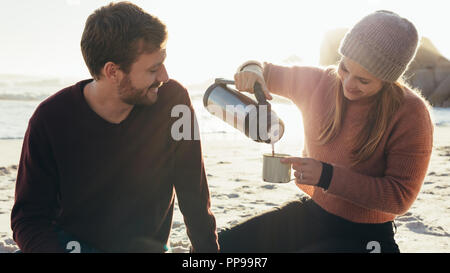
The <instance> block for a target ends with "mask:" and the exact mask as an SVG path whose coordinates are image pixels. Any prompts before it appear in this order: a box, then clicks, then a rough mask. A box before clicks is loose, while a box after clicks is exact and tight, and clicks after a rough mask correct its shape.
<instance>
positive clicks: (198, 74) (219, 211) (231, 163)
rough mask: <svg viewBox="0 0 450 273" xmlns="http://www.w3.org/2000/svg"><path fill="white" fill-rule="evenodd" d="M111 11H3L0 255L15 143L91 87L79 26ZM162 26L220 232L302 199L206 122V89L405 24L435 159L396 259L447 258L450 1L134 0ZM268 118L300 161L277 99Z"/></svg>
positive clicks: (179, 241) (289, 119)
mask: <svg viewBox="0 0 450 273" xmlns="http://www.w3.org/2000/svg"><path fill="white" fill-rule="evenodd" d="M109 2H110V1H103V0H89V1H87V0H66V1H60V0H42V1H31V0H30V1H26V0H20V1H9V2H8V3H7V4H5V5H4V6H2V9H0V26H1V27H0V35H1V37H3V39H4V41H5V42H4V43H2V44H1V45H0V60H1V65H0V252H13V251H14V250H16V249H17V246H16V244H15V243H14V241H13V240H12V232H11V229H10V226H9V225H10V220H9V217H10V211H11V207H12V205H13V202H14V188H15V181H16V176H17V168H18V163H19V159H20V152H21V148H22V141H23V136H24V134H25V130H26V128H27V125H28V120H29V118H30V117H31V115H32V114H33V112H34V110H35V109H36V107H37V106H38V105H39V103H40V102H42V101H43V100H45V99H46V98H47V97H49V96H51V95H52V94H54V93H56V92H57V91H59V90H61V89H63V88H65V87H67V86H70V85H73V84H75V83H76V82H78V81H80V80H83V79H88V78H90V75H89V73H88V71H87V68H86V67H85V64H84V61H83V58H82V55H81V52H80V46H79V42H80V39H81V34H82V31H83V27H84V23H85V20H86V18H87V17H88V16H89V14H91V13H92V12H93V11H94V10H95V9H97V8H99V7H100V6H102V5H105V4H108V3H109ZM131 2H133V3H136V4H137V5H139V6H141V7H142V8H143V9H144V10H146V11H148V12H149V13H151V14H154V15H156V16H157V17H159V18H160V19H161V20H162V21H163V22H165V23H166V24H167V27H168V31H169V41H168V44H167V54H168V56H167V60H166V67H167V70H168V73H169V76H170V77H171V78H173V79H175V80H177V81H179V82H180V83H181V84H183V85H184V86H186V87H187V89H188V91H189V94H190V97H191V100H192V103H193V106H194V109H195V111H196V115H197V118H198V122H199V128H200V136H201V139H202V149H203V155H204V162H205V168H206V172H207V175H208V183H209V186H210V193H211V202H212V204H211V209H212V210H213V212H214V214H215V216H216V220H217V228H218V229H222V228H226V227H230V226H232V225H234V224H236V223H238V222H241V221H242V220H244V219H247V218H248V217H251V216H254V215H256V214H258V213H261V212H264V211H267V210H269V209H273V208H275V207H277V206H280V205H282V204H283V203H285V202H288V201H290V200H293V199H296V198H299V197H301V196H302V195H303V193H302V192H301V191H300V190H299V189H298V188H297V187H296V186H295V184H294V183H288V184H271V183H264V182H262V181H261V167H262V154H263V153H267V152H270V151H271V147H270V145H266V144H261V143H256V142H254V141H252V140H250V139H248V138H247V137H245V136H244V135H243V134H241V133H240V132H239V131H237V130H236V129H234V128H233V127H231V126H229V125H228V124H226V123H224V122H223V121H220V120H219V119H217V118H216V117H214V116H212V115H211V114H210V113H208V112H207V111H206V109H205V108H204V107H203V102H202V98H203V94H204V92H205V91H206V89H207V87H208V86H209V85H210V84H212V83H213V81H214V78H219V77H220V78H230V79H232V77H233V74H234V72H235V69H236V68H237V67H238V65H240V64H241V63H242V62H244V61H246V60H249V59H253V60H259V61H261V62H263V61H268V62H272V63H276V64H281V65H286V66H291V65H313V66H327V65H331V64H334V63H336V61H337V59H336V58H338V56H337V52H336V49H337V46H338V45H339V41H340V39H341V38H342V35H343V33H345V29H346V28H348V27H350V26H351V25H353V23H355V22H356V20H358V19H359V18H361V17H362V16H364V15H366V14H368V13H370V12H372V11H375V10H380V9H387V10H392V11H394V12H397V13H399V14H400V15H401V16H404V17H406V18H408V19H410V20H411V21H412V22H413V23H414V24H415V25H416V27H417V28H418V30H419V34H420V35H421V36H423V37H425V38H426V39H425V40H422V47H421V49H420V51H419V52H418V56H419V57H418V58H417V59H416V60H415V62H414V63H413V64H412V65H411V70H410V71H408V75H407V78H408V82H409V83H410V84H411V85H413V87H415V88H419V89H420V90H421V92H422V93H423V95H424V96H425V97H426V98H427V100H428V101H430V102H431V103H432V105H433V107H432V115H433V119H434V121H433V122H434V125H435V133H434V148H433V154H432V158H431V162H430V166H429V169H428V173H427V176H426V177H425V181H424V185H423V187H422V190H421V192H420V194H419V196H418V199H417V201H416V202H415V203H414V204H413V206H412V208H411V209H410V210H409V211H408V212H407V213H406V214H405V215H402V216H399V217H398V218H397V219H396V224H397V226H398V232H397V234H396V236H395V238H396V240H397V243H398V244H399V246H400V250H401V251H402V252H450V202H449V201H448V200H449V198H450V62H449V60H448V59H449V58H450V35H448V33H447V32H448V30H447V26H449V25H450V17H449V16H448V11H449V10H450V2H448V1H440V0H428V1H419V0H417V1H416V0H411V1H401V0H399V1H387V0H386V1H385V0H349V1H331V0H316V1H289V0H279V1H266V0H261V1H256V0H247V1H237V0H230V1H226V2H224V1H216V0H195V1H181V0H180V1H167V0H154V1H131ZM272 106H273V110H274V111H275V112H276V113H277V114H278V115H279V117H280V118H281V119H282V120H283V121H284V123H285V129H286V132H285V135H284V136H283V138H282V139H281V140H280V141H279V142H278V143H277V144H276V146H275V148H276V151H277V152H279V153H288V154H291V155H294V156H300V155H301V151H302V148H303V125H302V118H301V114H300V111H299V110H298V109H297V107H296V106H295V105H294V104H293V103H292V102H290V101H289V100H287V99H284V98H280V97H276V98H275V99H274V101H273V102H272ZM170 247H171V250H170V252H188V251H189V240H188V238H187V235H186V231H185V228H184V223H183V217H182V215H181V213H180V211H179V209H178V206H175V212H174V220H173V225H172V232H171V237H170Z"/></svg>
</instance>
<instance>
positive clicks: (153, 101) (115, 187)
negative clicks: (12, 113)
mask: <svg viewBox="0 0 450 273" xmlns="http://www.w3.org/2000/svg"><path fill="white" fill-rule="evenodd" d="M166 38H167V33H166V28H165V25H164V24H163V23H161V22H160V21H159V20H158V19H157V18H155V17H153V16H151V15H150V14H148V13H146V12H144V11H143V10H142V9H141V8H139V7H137V6H135V5H134V4H131V3H127V2H121V3H117V4H113V3H111V4H109V5H108V6H105V7H101V8H100V9H98V10H96V11H95V12H94V13H93V14H92V15H90V16H89V18H88V19H87V21H86V26H85V29H84V32H83V36H82V39H81V50H82V53H83V57H84V59H85V62H86V64H87V67H88V68H89V71H90V73H91V75H92V77H93V79H90V80H84V81H81V82H78V83H77V84H75V85H73V86H70V87H68V88H65V89H63V90H61V91H59V92H58V93H56V94H55V95H53V96H51V97H50V98H48V99H46V100H45V101H44V102H42V103H41V104H40V105H39V107H38V108H37V109H36V111H35V113H34V114H33V116H32V117H31V119H30V121H29V126H28V130H27V132H26V135H25V138H24V143H23V149H22V155H21V159H20V166H19V171H18V177H17V185H16V197H15V204H14V207H13V209H12V213H11V227H12V230H13V236H14V240H15V241H16V242H17V244H18V245H19V247H20V249H21V251H23V252H63V251H66V252H67V251H76V252H164V251H166V250H167V246H166V244H167V242H168V237H169V233H170V228H171V223H172V215H173V207H174V189H175V191H176V193H177V197H178V203H179V207H180V210H181V212H182V213H183V216H184V220H185V224H186V227H187V234H188V236H189V238H190V240H191V243H192V249H191V250H192V251H195V252H217V251H218V244H217V233H216V223H215V218H214V216H213V214H212V212H211V210H210V196H209V190H208V185H207V180H206V175H205V170H204V165H203V158H202V154H201V145H200V141H199V140H186V139H183V140H180V141H176V140H174V138H173V137H172V136H171V125H172V124H173V123H174V121H175V120H174V118H173V117H171V109H172V108H173V107H174V106H176V105H186V106H187V107H189V108H190V110H191V112H192V116H191V118H192V119H191V120H192V124H193V125H196V124H195V115H194V112H193V108H192V105H191V102H190V99H189V96H188V94H187V91H186V89H185V88H184V87H182V86H181V85H180V84H179V83H177V82H176V81H174V80H169V77H168V74H167V71H166V68H165V66H164V59H165V57H166V50H165V42H166ZM191 128H193V130H196V128H197V127H196V126H191ZM193 133H198V132H193Z"/></svg>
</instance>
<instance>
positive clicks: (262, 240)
mask: <svg viewBox="0 0 450 273" xmlns="http://www.w3.org/2000/svg"><path fill="white" fill-rule="evenodd" d="M219 244H220V248H221V252H223V253H261V252H262V253H289V252H291V253H292V252H313V253H325V252H327V253H333V252H350V253H361V252H383V253H388V252H390V253H392V252H394V253H398V252H400V250H399V248H398V245H397V244H396V243H395V240H394V231H393V222H386V223H382V224H360V223H354V222H350V221H348V220H345V219H343V218H341V217H338V216H336V215H333V214H330V213H328V212H326V211H325V210H323V209H322V208H321V207H319V206H318V205H317V204H316V203H314V201H313V200H312V199H310V198H306V197H305V198H302V199H301V200H300V201H294V202H291V203H288V204H287V205H285V206H283V207H281V208H277V209H275V210H272V211H269V212H267V213H264V214H262V215H259V216H256V217H254V218H251V219H249V220H248V221H245V222H244V223H241V224H239V225H237V226H235V227H233V228H231V229H225V230H223V231H221V232H219Z"/></svg>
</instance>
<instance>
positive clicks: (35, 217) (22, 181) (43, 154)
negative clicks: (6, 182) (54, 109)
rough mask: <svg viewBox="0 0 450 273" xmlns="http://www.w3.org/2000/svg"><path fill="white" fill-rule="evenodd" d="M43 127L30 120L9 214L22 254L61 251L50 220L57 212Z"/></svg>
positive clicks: (53, 171) (54, 182) (54, 181)
mask: <svg viewBox="0 0 450 273" xmlns="http://www.w3.org/2000/svg"><path fill="white" fill-rule="evenodd" d="M43 132H44V128H43V127H42V126H37V125H35V123H34V122H33V118H32V119H31V120H30V123H29V125H28V129H27V131H26V134H25V137H24V141H23V147H22V154H21V159H20V163H19V170H18V174H17V182H16V191H15V203H14V206H13V208H12V211H11V228H12V230H13V238H14V240H15V241H16V243H17V244H18V246H19V248H20V249H21V251H22V252H24V253H27V252H65V251H64V249H63V248H62V247H61V246H60V244H59V242H58V238H57V234H56V232H55V231H54V227H53V225H52V221H53V220H54V218H55V213H56V209H57V192H58V190H57V172H56V164H55V161H54V159H53V157H52V152H51V149H50V145H49V143H48V139H47V138H46V136H45V134H44V133H43Z"/></svg>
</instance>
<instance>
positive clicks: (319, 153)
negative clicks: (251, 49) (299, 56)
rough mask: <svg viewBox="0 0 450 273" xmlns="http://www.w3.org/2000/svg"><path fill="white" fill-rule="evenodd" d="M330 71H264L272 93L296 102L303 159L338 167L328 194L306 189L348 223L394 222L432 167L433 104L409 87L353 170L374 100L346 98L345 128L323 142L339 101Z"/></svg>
mask: <svg viewBox="0 0 450 273" xmlns="http://www.w3.org/2000/svg"><path fill="white" fill-rule="evenodd" d="M330 71H331V70H330V69H321V68H316V67H282V66H276V65H273V64H266V65H265V68H264V75H265V76H264V78H265V81H266V83H267V87H268V88H269V90H270V91H271V92H272V93H274V94H277V95H281V96H283V97H287V98H289V99H291V100H292V102H294V103H295V104H296V105H297V107H298V108H299V109H300V111H301V113H302V117H303V125H304V130H305V131H304V134H305V142H304V143H305V146H304V150H303V153H302V155H301V156H303V157H310V158H314V159H316V160H319V161H322V162H326V163H328V164H331V165H332V166H333V176H332V179H331V183H330V186H329V188H328V189H327V190H326V191H325V190H323V189H322V188H319V187H315V186H308V185H302V186H300V188H301V189H302V190H303V191H304V192H305V193H306V194H308V195H309V196H311V198H312V199H313V200H314V201H315V202H316V203H317V204H318V205H319V206H321V207H322V208H323V209H325V210H326V211H328V212H330V213H332V214H334V215H337V216H340V217H342V218H345V219H347V220H350V221H353V222H358V223H383V222H387V221H392V220H394V218H395V217H396V216H397V215H401V214H404V213H405V212H406V211H407V210H408V209H409V208H410V207H411V205H412V203H413V202H414V200H415V199H416V198H417V195H418V193H419V191H420V188H421V186H422V183H423V180H424V177H425V175H426V172H427V169H428V164H429V161H430V156H431V151H432V146H433V123H432V121H431V118H430V113H429V110H428V107H427V104H426V103H425V102H424V100H423V99H422V98H421V97H420V96H418V95H417V94H416V93H414V92H413V91H411V90H409V89H406V92H405V97H404V101H403V103H402V105H401V106H400V108H399V109H398V111H397V112H396V113H395V115H394V117H393V118H392V120H391V121H390V124H389V126H388V128H387V130H386V132H385V134H384V136H383V138H382V139H381V142H380V143H379V145H378V146H377V148H376V150H375V152H374V154H373V155H372V156H371V157H370V158H369V159H368V160H366V161H364V162H361V163H359V164H357V165H356V166H351V162H350V158H351V157H350V156H351V150H352V144H353V143H354V142H353V139H354V138H355V136H356V135H357V134H358V133H359V131H360V130H361V128H362V126H363V124H364V122H365V119H366V115H367V112H368V110H369V107H370V104H371V103H372V102H373V101H371V100H370V98H369V99H363V100H359V101H350V100H346V101H347V103H348V104H347V110H346V113H345V115H344V123H343V126H342V130H341V131H340V133H339V134H338V135H337V137H336V138H335V139H334V140H332V141H331V142H329V143H327V144H325V145H320V144H318V142H317V138H318V135H319V129H320V122H321V120H322V119H323V118H324V115H325V114H326V112H327V110H328V109H329V107H330V105H331V104H332V103H334V100H333V99H327V96H326V93H327V92H332V84H333V80H334V78H335V76H334V75H333V74H332V73H330ZM372 100H373V99H372Z"/></svg>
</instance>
